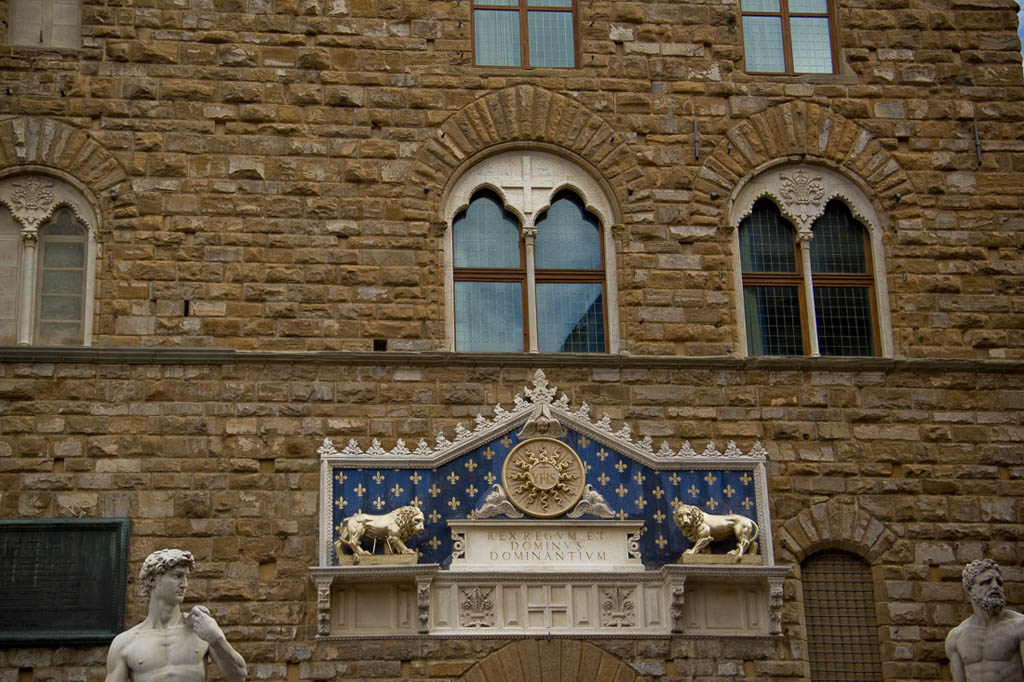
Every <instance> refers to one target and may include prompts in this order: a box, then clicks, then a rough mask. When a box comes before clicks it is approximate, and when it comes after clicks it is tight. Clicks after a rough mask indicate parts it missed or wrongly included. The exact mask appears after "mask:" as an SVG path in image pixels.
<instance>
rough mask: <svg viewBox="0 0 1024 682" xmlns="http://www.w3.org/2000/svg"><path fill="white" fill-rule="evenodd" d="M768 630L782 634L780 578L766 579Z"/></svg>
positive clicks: (775, 633) (774, 633)
mask: <svg viewBox="0 0 1024 682" xmlns="http://www.w3.org/2000/svg"><path fill="white" fill-rule="evenodd" d="M768 632H770V633H771V634H773V635H781V634H782V580H781V579H774V580H773V579H769V581H768Z"/></svg>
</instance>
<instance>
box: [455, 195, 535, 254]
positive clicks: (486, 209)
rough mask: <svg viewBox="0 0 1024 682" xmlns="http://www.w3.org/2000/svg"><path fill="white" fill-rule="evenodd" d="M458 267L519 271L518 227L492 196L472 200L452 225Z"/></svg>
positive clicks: (499, 200) (509, 214)
mask: <svg viewBox="0 0 1024 682" xmlns="http://www.w3.org/2000/svg"><path fill="white" fill-rule="evenodd" d="M452 240H453V245H454V259H455V267H457V268H518V267H519V266H520V261H519V224H518V222H517V221H516V219H515V216H513V215H512V214H511V213H509V212H508V211H506V210H505V208H504V207H503V206H502V203H501V199H499V198H498V197H497V195H495V194H492V193H490V192H483V193H480V194H477V195H476V196H475V197H473V200H472V201H471V202H470V204H469V207H468V208H467V209H466V211H465V212H464V213H463V214H462V215H460V216H459V217H458V218H456V219H455V221H454V222H453V223H452Z"/></svg>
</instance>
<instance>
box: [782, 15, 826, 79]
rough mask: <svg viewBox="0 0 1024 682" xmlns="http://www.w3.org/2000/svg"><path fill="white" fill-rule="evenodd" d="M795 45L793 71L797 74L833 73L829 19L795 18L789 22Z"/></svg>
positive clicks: (790, 33) (791, 37) (790, 35)
mask: <svg viewBox="0 0 1024 682" xmlns="http://www.w3.org/2000/svg"><path fill="white" fill-rule="evenodd" d="M789 37H790V40H791V41H792V43H793V70H794V71H796V72H797V73H832V39H831V37H830V36H829V33H828V18H827V17H793V18H792V19H790V20H789Z"/></svg>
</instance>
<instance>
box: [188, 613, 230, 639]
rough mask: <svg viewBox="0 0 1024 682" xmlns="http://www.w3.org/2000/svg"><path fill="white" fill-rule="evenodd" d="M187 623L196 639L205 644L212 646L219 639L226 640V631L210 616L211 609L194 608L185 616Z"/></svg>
mask: <svg viewBox="0 0 1024 682" xmlns="http://www.w3.org/2000/svg"><path fill="white" fill-rule="evenodd" d="M185 623H186V624H187V625H188V626H189V627H190V628H192V632H194V633H196V637H198V638H199V639H201V640H203V641H204V642H208V643H210V644H212V643H213V642H216V641H217V640H219V639H224V631H223V630H221V629H220V626H219V625H217V621H215V620H214V619H213V616H211V615H210V609H208V608H206V607H205V606H193V607H192V610H191V611H189V612H188V615H187V616H185Z"/></svg>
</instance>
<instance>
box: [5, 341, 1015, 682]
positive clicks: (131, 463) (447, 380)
mask: <svg viewBox="0 0 1024 682" xmlns="http://www.w3.org/2000/svg"><path fill="white" fill-rule="evenodd" d="M422 360H423V362H421V363H420V364H412V363H409V364H405V365H396V366H383V365H379V364H374V363H369V362H366V363H362V364H347V363H346V364H340V363H331V362H326V361H323V362H299V361H294V362H290V363H273V362H268V361H260V360H259V359H258V358H251V359H249V360H242V361H239V362H234V363H229V364H201V363H200V364H179V363H167V364H161V363H155V362H140V363H137V364H118V363H59V362H56V363H43V362H36V363H29V362H7V363H4V364H0V434H2V435H0V516H2V517H20V518H44V517H53V516H57V517H74V516H89V517H94V516H127V517H129V518H131V519H132V535H131V547H130V553H131V574H132V575H134V574H136V573H137V571H138V568H139V566H140V564H141V561H142V559H143V558H144V557H145V556H146V555H147V554H148V553H149V552H151V551H153V550H155V549H159V548H161V547H164V546H181V547H183V548H185V549H188V550H190V551H192V552H194V553H195V554H196V556H197V559H198V561H199V566H198V571H197V575H196V576H195V579H194V580H193V581H192V583H193V584H192V586H191V588H190V589H191V590H193V592H194V596H193V599H195V600H196V601H202V602H203V603H208V604H209V605H210V606H211V608H212V609H213V611H214V612H215V614H216V615H217V616H218V617H219V618H220V620H221V622H222V623H223V624H224V626H225V628H226V631H227V633H228V636H229V637H230V638H231V640H232V642H233V643H234V645H235V646H236V647H237V648H238V650H239V651H240V652H241V653H242V654H243V655H244V656H245V657H246V659H247V660H248V661H249V662H250V664H251V668H250V670H251V679H258V680H260V679H265V680H298V679H302V680H326V679H333V678H334V676H335V675H338V676H343V677H352V678H356V679H377V678H381V679H398V678H400V677H401V678H403V679H445V680H448V679H458V678H459V677H460V676H462V675H463V674H466V675H467V677H466V679H472V680H477V679H480V678H479V677H478V673H470V672H468V671H469V670H470V668H471V667H473V666H474V665H478V667H479V669H480V670H486V669H487V666H489V665H491V664H490V663H487V664H486V665H485V662H486V661H487V660H489V659H487V658H486V657H487V656H488V655H490V654H495V652H500V651H505V649H503V647H506V646H507V645H509V644H510V641H509V640H472V641H466V640H457V639H456V640H449V639H437V638H426V639H411V640H360V641H357V642H345V641H338V642H318V641H315V640H314V637H313V635H314V633H315V618H316V595H315V590H314V588H313V584H312V582H311V581H310V580H309V577H308V574H307V568H308V567H309V566H310V565H312V564H314V563H315V561H316V542H317V538H316V533H317V510H318V506H317V505H318V497H317V496H318V486H319V458H318V456H317V454H316V450H317V448H318V447H319V445H320V443H321V442H322V441H323V438H324V437H330V438H331V439H332V440H333V441H334V442H339V443H340V442H347V441H348V439H349V438H355V439H357V440H358V441H359V442H360V443H361V444H362V446H363V447H364V448H366V447H368V446H369V444H370V441H371V440H372V439H374V438H377V439H379V440H380V441H381V443H382V444H383V446H384V447H385V449H390V448H391V447H392V446H393V445H394V444H395V442H396V441H397V440H398V439H399V438H402V439H405V440H406V441H407V442H415V441H416V440H418V439H419V438H426V439H428V440H432V439H433V436H434V434H435V433H436V432H437V431H438V430H442V431H444V432H445V433H446V434H447V436H448V438H449V439H454V436H455V434H454V429H455V425H456V424H458V423H464V424H465V423H471V422H472V419H473V417H474V416H475V415H476V414H478V413H482V414H484V415H490V414H492V412H491V411H492V410H493V406H494V405H495V404H497V403H503V404H504V405H511V403H512V401H513V398H514V396H515V395H516V394H517V393H520V392H522V390H523V387H524V386H527V385H529V384H530V381H531V379H532V377H533V371H532V370H531V369H529V368H526V367H509V368H502V367H500V366H497V365H491V366H487V365H480V366H476V367H453V368H446V367H443V366H439V365H435V366H429V365H428V363H427V362H426V361H427V360H429V356H427V357H425V358H422ZM974 364H976V365H978V367H981V366H983V365H984V363H974ZM785 367H786V365H785V364H784V363H778V366H777V367H776V368H774V369H772V368H766V367H762V368H760V369H758V368H757V366H756V365H754V364H753V363H751V366H740V367H730V368H726V369H721V368H717V367H716V366H715V365H714V364H713V363H706V365H705V366H704V367H693V366H689V367H688V366H681V367H679V368H675V369H671V368H658V367H648V368H645V367H643V366H642V364H641V362H640V361H637V362H636V363H635V365H634V366H632V367H630V368H621V369H613V368H588V367H586V366H585V365H581V364H577V365H573V366H567V367H562V368H554V367H553V368H548V369H546V370H545V374H546V375H547V379H548V381H549V383H550V385H553V386H557V387H558V390H559V394H561V393H562V392H564V393H565V394H566V395H567V397H568V398H569V401H570V404H571V405H579V404H581V403H582V402H587V403H588V404H590V405H591V406H592V407H593V409H594V410H595V413H604V412H607V413H608V414H609V415H610V416H611V417H612V420H613V427H614V428H616V429H617V428H618V427H620V426H622V425H623V424H629V425H630V426H631V427H632V428H633V434H634V436H635V437H636V438H637V439H639V438H641V437H642V436H644V435H651V436H653V437H654V439H655V442H660V441H661V440H662V439H664V440H668V441H669V442H670V444H672V445H674V446H679V445H681V444H682V442H683V441H685V440H689V441H691V442H692V444H693V447H694V448H695V449H696V450H698V451H699V450H701V449H703V446H704V445H705V444H706V443H707V442H708V441H716V442H718V443H724V442H726V441H728V440H735V441H736V442H737V443H738V445H739V447H740V448H742V449H743V450H744V451H746V450H747V449H749V448H750V447H751V446H752V445H753V443H755V442H756V441H761V442H762V443H764V445H765V447H766V449H767V450H768V473H769V480H768V485H769V490H770V492H771V513H772V519H773V524H774V533H775V538H776V543H775V544H776V552H777V554H776V560H777V561H778V562H779V563H784V564H791V565H797V566H798V564H799V562H800V561H801V560H802V559H803V558H804V557H805V556H807V555H809V554H811V553H813V552H815V551H818V550H821V549H826V548H835V549H843V550H847V551H853V552H855V553H857V554H859V555H861V556H863V557H865V558H866V559H867V560H868V561H869V562H870V563H871V565H872V570H873V575H874V577H875V581H876V586H877V587H876V589H877V590H878V595H877V599H878V605H877V610H876V616H877V619H878V624H879V628H880V630H879V638H880V641H881V644H882V657H883V661H884V664H885V666H886V679H887V680H921V681H924V680H936V679H941V675H942V674H943V673H942V670H943V663H944V658H943V653H942V641H943V638H944V636H945V633H946V632H947V631H948V629H949V627H951V626H952V625H954V624H955V623H957V622H959V620H960V619H962V618H963V617H964V616H965V614H966V611H967V605H966V604H965V603H964V602H963V599H962V595H961V588H960V582H959V581H960V578H959V572H960V568H961V567H962V565H963V563H965V562H966V561H968V560H970V559H971V558H973V557H976V556H981V555H984V556H990V557H992V558H995V559H996V560H997V561H999V562H1001V563H1002V564H1003V565H1004V566H1005V567H1006V578H1007V583H1008V592H1009V598H1010V602H1011V603H1012V604H1019V603H1021V602H1022V601H1024V575H1022V574H1021V570H1020V557H1021V556H1024V484H1022V481H1024V459H1022V457H1021V454H1020V453H1021V444H1022V442H1024V424H1022V423H1021V412H1020V409H1019V405H1020V403H1021V400H1022V398H1024V373H1022V372H1021V369H1020V367H1019V366H1018V367H1017V368H1016V369H1005V370H1004V371H1000V372H984V371H980V372H979V371H976V370H977V369H978V367H975V368H974V370H970V371H964V370H957V369H955V368H950V369H941V368H934V367H932V368H920V367H917V366H916V365H915V364H914V363H903V364H899V365H896V366H894V367H892V368H891V369H888V370H878V371H875V370H868V371H852V370H835V369H833V370H832V371H820V370H817V369H816V368H815V363H812V362H807V361H805V362H804V363H803V367H802V368H793V367H790V368H788V369H786V368H785ZM798 570H799V569H798V568H795V569H794V572H793V573H791V575H790V578H789V579H787V581H786V585H785V604H784V616H783V631H784V633H785V634H784V636H783V637H782V638H781V639H778V640H773V639H754V640H735V639H721V640H704V639H701V640H694V639H688V638H686V637H682V638H675V639H662V640H628V639H624V640H616V639H597V640H591V641H589V642H586V643H582V644H581V643H579V642H576V643H574V644H572V646H577V647H578V646H584V647H588V646H595V647H598V648H599V649H600V650H601V651H604V652H607V653H608V654H609V655H611V656H612V657H613V659H609V660H610V661H611V662H610V663H609V665H611V663H615V662H617V661H625V662H626V663H628V666H627V667H626V668H622V669H621V671H620V672H619V673H616V674H617V675H626V677H621V678H615V679H627V680H631V679H641V680H655V679H657V680H711V679H733V678H736V679H758V680H804V679H806V678H805V677H804V675H805V674H806V663H805V662H804V661H803V660H802V658H803V655H804V654H803V653H802V652H804V651H805V650H806V642H805V641H804V639H803V638H804V635H803V625H802V618H803V616H802V607H801V601H800V600H801V596H800V590H799V581H798ZM136 589H137V585H135V584H134V580H133V582H132V584H131V585H130V586H129V594H130V596H132V595H134V594H135V591H136ZM129 604H130V606H129V609H128V614H127V619H128V622H129V623H134V622H137V621H138V620H140V619H141V618H142V617H143V616H144V605H143V604H142V603H141V600H137V599H132V600H130V601H129ZM554 641H555V642H560V641H561V640H554ZM514 646H515V647H522V646H526V644H523V643H519V644H514ZM529 646H553V645H552V644H551V643H550V642H548V643H544V642H539V643H537V642H533V643H530V644H529ZM559 646H566V647H567V646H570V644H568V643H566V644H564V645H562V644H559ZM516 652H518V649H515V648H513V649H510V650H508V651H505V653H504V654H501V655H502V656H508V655H513V654H514V655H516V656H519V655H520V654H519V653H516ZM558 655H565V656H567V657H569V658H572V657H573V656H575V655H576V654H573V653H571V652H570V653H565V652H564V651H563V652H562V653H561V654H558ZM590 658H591V657H587V660H590ZM544 660H547V659H544ZM573 660H576V659H573ZM616 665H617V663H616ZM26 669H31V674H32V675H33V677H32V679H35V680H53V681H54V682H66V681H71V680H90V681H91V680H100V679H102V676H103V649H102V648H98V647H97V648H91V647H73V648H62V649H59V650H54V649H49V648H27V649H5V650H3V651H2V652H0V677H2V679H3V680H5V681H6V680H11V682H14V680H17V679H19V678H18V671H19V670H22V671H24V670H26ZM503 669H504V668H503ZM723 671H724V672H723ZM631 675H633V676H635V677H630V676H631ZM744 676H745V677H744ZM486 679H488V680H494V679H509V680H511V679H520V678H518V677H515V676H514V675H513V674H512V673H509V676H508V677H507V678H500V677H499V678H495V677H491V676H488V677H487V678H486ZM522 679H539V678H535V677H529V676H527V677H524V678H522ZM550 679H565V678H558V677H556V678H550ZM580 679H583V678H580Z"/></svg>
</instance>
